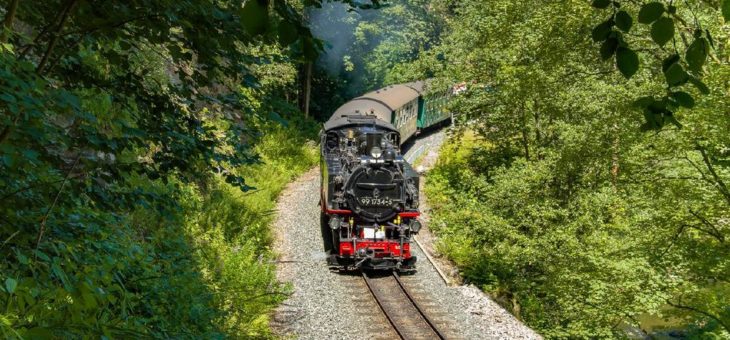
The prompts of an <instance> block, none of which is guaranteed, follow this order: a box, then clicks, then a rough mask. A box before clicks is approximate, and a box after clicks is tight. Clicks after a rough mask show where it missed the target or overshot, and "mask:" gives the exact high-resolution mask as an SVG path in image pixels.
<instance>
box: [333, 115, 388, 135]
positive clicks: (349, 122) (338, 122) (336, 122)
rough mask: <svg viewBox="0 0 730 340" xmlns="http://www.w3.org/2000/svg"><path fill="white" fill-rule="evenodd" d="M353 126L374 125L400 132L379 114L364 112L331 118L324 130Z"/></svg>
mask: <svg viewBox="0 0 730 340" xmlns="http://www.w3.org/2000/svg"><path fill="white" fill-rule="evenodd" d="M353 126H373V127H378V128H381V129H385V130H390V131H393V132H398V130H397V129H396V128H395V127H394V126H393V125H392V124H390V123H388V122H386V121H383V120H382V119H379V118H378V117H377V116H374V115H362V114H357V115H343V116H340V117H337V118H334V119H330V120H328V121H327V122H326V123H324V131H330V130H334V129H341V128H344V127H353Z"/></svg>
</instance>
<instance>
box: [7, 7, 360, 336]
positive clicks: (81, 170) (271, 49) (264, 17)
mask: <svg viewBox="0 0 730 340" xmlns="http://www.w3.org/2000/svg"><path fill="white" fill-rule="evenodd" d="M308 3H309V4H310V5H316V4H318V3H319V2H308ZM355 5H356V4H353V6H355ZM0 6H2V10H1V11H0V13H2V16H3V29H4V30H3V32H2V34H1V35H0V43H2V49H1V50H0V92H1V93H2V94H0V256H2V258H3V259H5V260H4V261H2V263H0V301H2V304H3V309H2V310H0V336H1V337H3V338H18V339H19V338H53V337H55V338H102V337H106V338H145V337H154V338H223V337H227V336H229V337H269V336H270V334H269V333H268V325H267V322H266V318H267V313H268V312H269V311H270V309H271V308H272V307H273V306H274V305H275V303H276V302H278V301H280V300H281V299H282V294H284V293H286V290H285V289H283V288H282V287H279V286H278V284H277V283H276V281H275V279H274V276H273V272H272V265H271V264H270V263H269V260H270V259H271V254H270V250H269V248H268V247H269V245H270V235H269V231H268V222H269V218H268V211H267V212H266V213H264V212H263V210H261V209H264V208H265V207H266V206H273V201H274V198H275V196H276V194H278V192H279V191H280V190H281V187H282V186H283V185H284V183H285V181H287V180H289V179H290V178H292V176H294V175H295V174H297V173H300V172H302V171H303V169H306V168H308V167H310V166H311V165H312V164H314V162H313V157H312V156H311V154H312V152H313V151H312V149H313V148H312V146H311V145H308V144H305V143H304V140H305V139H309V138H312V136H313V134H312V132H311V129H312V126H314V125H315V124H314V122H311V121H306V122H303V121H299V120H300V118H296V117H297V115H299V113H298V112H296V110H294V109H292V108H291V105H290V104H288V103H287V100H286V98H287V97H288V96H289V92H291V87H292V83H293V82H294V78H295V76H294V75H293V73H295V71H294V69H295V64H296V63H298V62H301V61H303V60H304V59H305V58H307V57H309V58H310V59H311V58H313V57H312V54H314V55H315V56H316V53H317V52H318V50H319V46H320V45H319V42H318V41H317V40H316V39H314V38H313V37H312V36H311V34H310V33H309V30H308V28H306V27H305V26H304V23H303V21H302V18H301V16H300V15H299V14H298V12H297V11H296V9H295V8H294V7H292V6H293V4H290V3H289V2H285V1H258V0H256V1H246V2H245V3H241V2H235V1H193V0H189V1H188V0H183V1H146V0H140V1H88V0H84V1H81V0H70V1H66V0H63V1H60V0H59V1H45V2H44V3H43V6H39V5H38V4H37V3H31V2H26V1H16V0H9V1H2V2H0ZM284 41H286V42H288V44H283V45H282V44H280V43H281V42H284ZM305 52H307V53H305ZM305 54H308V55H305ZM272 121H278V123H272ZM287 122H291V123H290V124H291V125H289V127H284V126H283V125H286V124H287ZM278 124H283V125H282V126H279V125H278ZM287 143H293V145H290V144H287ZM278 155H281V156H282V157H284V159H283V160H279V159H278V158H277V157H276V156H278ZM263 174H266V176H271V179H272V181H265V180H262V177H261V176H263ZM273 181H280V182H273ZM254 185H255V186H256V189H257V190H259V191H256V193H253V192H251V190H253V189H254ZM243 191H248V192H249V194H247V195H246V194H244V193H243ZM259 192H262V193H265V195H260V194H258V193H259ZM252 197H255V199H254V198H252Z"/></svg>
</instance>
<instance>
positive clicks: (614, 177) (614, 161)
mask: <svg viewBox="0 0 730 340" xmlns="http://www.w3.org/2000/svg"><path fill="white" fill-rule="evenodd" d="M618 130H619V129H618V124H615V123H614V124H613V141H612V143H611V185H612V186H613V190H614V191H616V190H617V183H618V172H619V164H618V162H619V144H620V142H621V139H620V137H619V131H618Z"/></svg>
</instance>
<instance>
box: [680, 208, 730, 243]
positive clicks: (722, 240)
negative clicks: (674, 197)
mask: <svg viewBox="0 0 730 340" xmlns="http://www.w3.org/2000/svg"><path fill="white" fill-rule="evenodd" d="M689 213H690V214H692V216H694V217H696V218H697V219H698V220H700V222H702V224H704V225H705V226H707V227H709V228H710V229H712V231H706V233H708V234H710V235H712V236H714V237H715V238H716V239H717V240H718V241H720V243H725V235H723V234H722V232H720V230H718V229H717V227H715V225H714V224H712V223H710V221H708V220H707V219H705V218H704V217H702V216H701V215H700V214H698V213H697V212H695V211H693V210H692V209H690V210H689Z"/></svg>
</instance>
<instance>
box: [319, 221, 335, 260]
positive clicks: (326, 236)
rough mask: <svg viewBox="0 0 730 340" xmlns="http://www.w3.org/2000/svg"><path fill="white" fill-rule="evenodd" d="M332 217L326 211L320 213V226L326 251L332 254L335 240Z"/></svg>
mask: <svg viewBox="0 0 730 340" xmlns="http://www.w3.org/2000/svg"><path fill="white" fill-rule="evenodd" d="M329 223H330V218H329V216H327V214H325V213H320V215H319V227H320V229H321V231H322V242H323V243H324V251H325V252H326V253H328V254H332V253H333V251H334V248H335V246H334V242H333V239H334V238H333V235H332V229H330V225H329Z"/></svg>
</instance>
